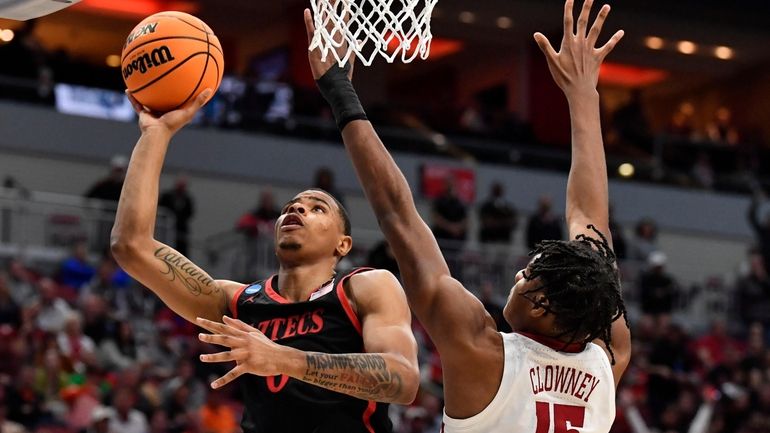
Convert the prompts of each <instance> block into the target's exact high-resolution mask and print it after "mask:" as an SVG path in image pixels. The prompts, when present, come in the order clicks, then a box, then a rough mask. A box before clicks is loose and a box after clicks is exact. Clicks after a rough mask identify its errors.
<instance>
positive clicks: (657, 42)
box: [644, 36, 665, 50]
mask: <svg viewBox="0 0 770 433" xmlns="http://www.w3.org/2000/svg"><path fill="white" fill-rule="evenodd" d="M644 45H645V46H646V47H647V48H649V49H651V50H662V49H663V46H664V45H665V41H664V40H663V38H659V37H657V36H648V37H646V38H645V39H644Z"/></svg>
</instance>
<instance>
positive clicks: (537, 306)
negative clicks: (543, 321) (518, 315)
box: [529, 293, 548, 318]
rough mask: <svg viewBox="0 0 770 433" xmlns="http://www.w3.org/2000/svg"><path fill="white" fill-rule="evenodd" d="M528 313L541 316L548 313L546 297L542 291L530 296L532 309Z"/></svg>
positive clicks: (537, 316)
mask: <svg viewBox="0 0 770 433" xmlns="http://www.w3.org/2000/svg"><path fill="white" fill-rule="evenodd" d="M529 314H531V315H532V317H536V318H539V317H543V316H545V315H546V314H548V298H546V297H545V294H543V293H537V294H535V295H534V296H533V297H532V310H530V312H529Z"/></svg>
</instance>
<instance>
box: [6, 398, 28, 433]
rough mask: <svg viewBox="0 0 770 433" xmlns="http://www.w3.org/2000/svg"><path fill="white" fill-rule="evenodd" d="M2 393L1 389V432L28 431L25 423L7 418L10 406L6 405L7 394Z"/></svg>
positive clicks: (23, 432) (24, 432)
mask: <svg viewBox="0 0 770 433" xmlns="http://www.w3.org/2000/svg"><path fill="white" fill-rule="evenodd" d="M1 394H2V390H0V397H2V398H0V432H2V433H27V429H25V428H24V426H23V425H21V424H19V423H15V422H13V421H10V420H9V419H8V418H7V415H8V408H7V406H6V402H5V396H4V395H1Z"/></svg>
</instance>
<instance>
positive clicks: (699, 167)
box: [691, 152, 715, 189]
mask: <svg viewBox="0 0 770 433" xmlns="http://www.w3.org/2000/svg"><path fill="white" fill-rule="evenodd" d="M691 175H692V178H693V181H695V185H696V186H698V187H700V188H705V189H711V188H713V187H714V182H715V178H714V176H715V174H714V167H713V165H712V164H711V157H709V155H708V153H705V152H701V153H699V154H698V157H697V158H696V159H695V163H694V164H693V166H692V170H691Z"/></svg>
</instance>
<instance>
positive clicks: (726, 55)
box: [714, 46, 735, 60]
mask: <svg viewBox="0 0 770 433" xmlns="http://www.w3.org/2000/svg"><path fill="white" fill-rule="evenodd" d="M714 55H715V56H716V57H717V58H718V59H722V60H730V59H732V58H733V57H734V56H735V52H734V51H733V49H732V48H730V47H725V46H719V47H716V48H714Z"/></svg>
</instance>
